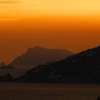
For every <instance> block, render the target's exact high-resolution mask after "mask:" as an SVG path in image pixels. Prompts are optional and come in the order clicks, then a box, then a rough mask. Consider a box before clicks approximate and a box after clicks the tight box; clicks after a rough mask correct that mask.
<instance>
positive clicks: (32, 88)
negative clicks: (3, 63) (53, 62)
mask: <svg viewBox="0 0 100 100" xmlns="http://www.w3.org/2000/svg"><path fill="white" fill-rule="evenodd" d="M99 96H100V86H99V85H98V86H97V85H79V84H75V85H71V84H70V85H69V84H10V83H6V84H5V83H4V84H3V83H2V84H0V100H97V97H99Z"/></svg>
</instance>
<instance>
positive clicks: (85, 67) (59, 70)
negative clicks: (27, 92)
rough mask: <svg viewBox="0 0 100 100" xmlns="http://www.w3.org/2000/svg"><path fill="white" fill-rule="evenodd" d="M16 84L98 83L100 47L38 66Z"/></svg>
mask: <svg viewBox="0 0 100 100" xmlns="http://www.w3.org/2000/svg"><path fill="white" fill-rule="evenodd" d="M16 81H18V82H48V83H50V82H51V83H52V82H62V83H96V84H99V83H100V47H96V48H93V49H89V50H87V51H84V52H81V53H78V54H76V55H73V56H70V57H68V58H66V59H64V60H61V61H57V62H54V63H50V64H46V65H41V66H38V67H37V68H33V69H31V70H30V71H28V72H27V73H26V74H25V75H24V76H22V77H20V78H19V79H17V80H16Z"/></svg>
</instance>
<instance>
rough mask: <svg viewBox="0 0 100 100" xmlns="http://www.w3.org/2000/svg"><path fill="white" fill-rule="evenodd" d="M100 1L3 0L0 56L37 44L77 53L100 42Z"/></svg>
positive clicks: (7, 57) (6, 57) (8, 56)
mask: <svg viewBox="0 0 100 100" xmlns="http://www.w3.org/2000/svg"><path fill="white" fill-rule="evenodd" d="M99 27H100V0H0V59H3V60H4V61H5V62H9V61H11V59H12V58H14V57H15V56H16V55H20V54H21V53H23V52H25V51H26V49H27V48H29V47H33V46H35V45H39V46H43V47H49V48H65V49H67V48H68V49H70V50H72V51H75V52H79V51H82V50H85V49H87V48H91V47H94V46H96V45H99V44H100V28H99Z"/></svg>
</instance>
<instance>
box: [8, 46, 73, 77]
mask: <svg viewBox="0 0 100 100" xmlns="http://www.w3.org/2000/svg"><path fill="white" fill-rule="evenodd" d="M71 55H73V53H72V52H71V51H68V50H59V49H49V48H44V47H39V46H36V47H34V48H29V49H28V50H27V51H26V52H25V53H24V54H22V55H20V56H18V57H16V58H15V59H14V60H13V61H12V62H11V63H10V64H9V66H13V67H14V70H13V72H12V71H11V73H12V75H15V76H16V77H18V76H20V75H23V74H24V73H25V72H26V71H27V70H29V69H31V68H34V67H37V66H39V65H41V64H46V63H51V62H55V61H59V60H62V59H65V58H66V57H69V56H71Z"/></svg>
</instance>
